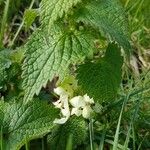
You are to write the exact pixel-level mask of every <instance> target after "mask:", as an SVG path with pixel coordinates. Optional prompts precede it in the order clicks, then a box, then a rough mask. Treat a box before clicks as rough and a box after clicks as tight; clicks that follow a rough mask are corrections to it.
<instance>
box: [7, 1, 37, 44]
mask: <svg viewBox="0 0 150 150" xmlns="http://www.w3.org/2000/svg"><path fill="white" fill-rule="evenodd" d="M34 2H35V0H32V1H31V4H30V6H29V9H32V7H33V4H34ZM24 23H25V22H24V19H23V20H22V22H21V24H20V26H19V28H18V30H17V32H16V34H15V36H14V38H13V39H12V41H11V42H10V44H9V46H10V47H12V46H13V45H14V42H15V40H16V39H17V37H18V35H19V33H20V31H21V29H22V27H23V25H24Z"/></svg>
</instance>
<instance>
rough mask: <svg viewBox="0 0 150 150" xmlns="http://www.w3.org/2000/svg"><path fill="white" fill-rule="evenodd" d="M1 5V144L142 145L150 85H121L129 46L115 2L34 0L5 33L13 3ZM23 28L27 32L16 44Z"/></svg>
mask: <svg viewBox="0 0 150 150" xmlns="http://www.w3.org/2000/svg"><path fill="white" fill-rule="evenodd" d="M17 2H18V3H17V4H18V8H20V7H22V5H21V4H22V3H23V2H21V1H20V0H18V1H17ZM24 5H25V4H24ZM0 6H4V11H3V12H1V11H0V14H2V19H1V32H0V48H1V49H0V94H1V95H0V96H1V101H0V135H1V136H0V148H1V150H19V149H27V150H28V149H42V150H44V149H54V150H56V149H58V150H60V149H62V150H63V149H67V150H71V149H91V150H94V149H100V150H102V149H105V147H108V148H109V149H111V148H112V149H113V150H117V149H122V150H126V149H130V148H131V149H140V147H142V143H140V144H139V145H138V143H137V142H136V141H138V140H139V139H140V138H143V141H144V138H145V137H146V138H147V136H149V132H148V131H147V130H144V131H143V132H144V137H143V136H142V137H140V132H139V133H138V134H139V135H136V133H135V131H137V129H138V125H137V126H135V125H134V123H135V122H136V121H137V116H138V113H139V112H140V110H141V109H140V107H141V106H142V105H143V101H144V100H143V99H145V97H146V96H145V95H146V94H147V93H146V92H147V91H148V90H149V84H147V82H146V83H143V82H142V84H143V86H142V87H140V86H141V85H139V84H137V83H135V81H133V82H134V83H132V81H131V83H130V80H128V81H127V83H126V84H125V85H123V79H122V66H123V64H128V61H129V60H130V55H131V52H132V48H131V45H130V38H129V37H130V35H129V31H128V21H127V17H126V13H125V10H124V8H123V6H122V4H121V3H120V1H119V0H41V1H40V2H39V1H38V0H32V1H31V3H30V4H29V6H28V8H27V9H26V10H25V11H24V15H23V19H22V22H21V23H20V26H19V27H18V29H16V33H14V31H12V33H14V34H13V36H12V35H11V36H10V39H9V40H7V39H5V38H4V37H5V36H6V35H5V33H9V32H8V31H7V32H6V30H7V29H8V28H7V26H6V23H7V22H9V20H10V19H9V17H8V16H9V13H10V11H9V8H12V4H11V2H10V1H9V0H6V1H5V3H3V2H1V1H0ZM13 10H14V9H13ZM17 10H18V9H17ZM22 28H23V29H24V32H27V33H28V34H27V36H28V35H30V36H29V37H28V39H26V36H25V39H26V41H24V40H23V42H20V43H21V44H18V43H19V42H18V43H17V38H18V36H19V34H20V32H21V30H22ZM31 32H32V33H31ZM18 41H19V40H18ZM22 43H23V44H22ZM15 47H16V48H15ZM12 49H15V50H12ZM144 81H146V79H144ZM128 82H129V83H128ZM136 85H139V88H135V89H134V88H133V87H136ZM128 86H129V87H128ZM145 93H146V94H145ZM144 106H145V105H144ZM130 108H131V110H132V111H129V109H130ZM124 110H125V113H124ZM126 111H127V113H126ZM126 115H127V116H126ZM124 116H125V117H124ZM146 117H147V116H146ZM124 118H125V119H124ZM126 118H127V119H129V120H130V122H129V123H128V122H127V119H126ZM141 118H142V114H141V112H140V119H141ZM143 118H145V116H144V117H143ZM122 124H123V125H122ZM145 125H146V126H148V123H145ZM141 132H142V131H141ZM121 136H122V138H119V137H121ZM137 138H139V139H137ZM146 147H148V146H146Z"/></svg>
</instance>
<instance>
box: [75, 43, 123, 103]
mask: <svg viewBox="0 0 150 150" xmlns="http://www.w3.org/2000/svg"><path fill="white" fill-rule="evenodd" d="M122 63H123V58H122V57H121V56H120V49H119V48H118V47H117V45H115V44H109V46H108V48H107V51H106V54H105V57H104V58H101V59H100V60H99V61H98V62H88V63H85V64H83V65H80V66H79V68H78V69H77V79H78V83H79V85H81V87H82V89H83V91H84V92H85V93H88V95H89V96H90V97H93V98H94V100H96V101H99V102H103V101H110V100H113V99H114V98H115V97H116V94H117V90H118V88H119V85H120V82H121V67H122Z"/></svg>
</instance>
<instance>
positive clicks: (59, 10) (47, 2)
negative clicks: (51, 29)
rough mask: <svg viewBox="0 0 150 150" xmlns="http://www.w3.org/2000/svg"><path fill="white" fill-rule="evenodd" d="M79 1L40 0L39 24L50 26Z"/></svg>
mask: <svg viewBox="0 0 150 150" xmlns="http://www.w3.org/2000/svg"><path fill="white" fill-rule="evenodd" d="M80 1H81V0H42V1H41V5H40V9H41V22H42V24H45V25H49V26H51V25H52V24H53V23H54V22H55V21H56V20H57V19H58V18H62V17H63V15H64V14H67V13H68V11H69V10H70V9H71V8H72V7H73V6H75V5H76V4H77V3H79V2H80Z"/></svg>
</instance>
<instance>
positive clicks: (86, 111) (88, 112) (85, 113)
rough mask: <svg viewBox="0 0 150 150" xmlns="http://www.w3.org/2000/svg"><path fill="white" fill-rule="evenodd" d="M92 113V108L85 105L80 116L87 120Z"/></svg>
mask: <svg viewBox="0 0 150 150" xmlns="http://www.w3.org/2000/svg"><path fill="white" fill-rule="evenodd" d="M92 112H93V110H92V108H91V107H90V106H89V105H87V106H85V107H84V108H83V111H82V116H83V117H84V118H86V119H88V118H90V116H91V113H92Z"/></svg>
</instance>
